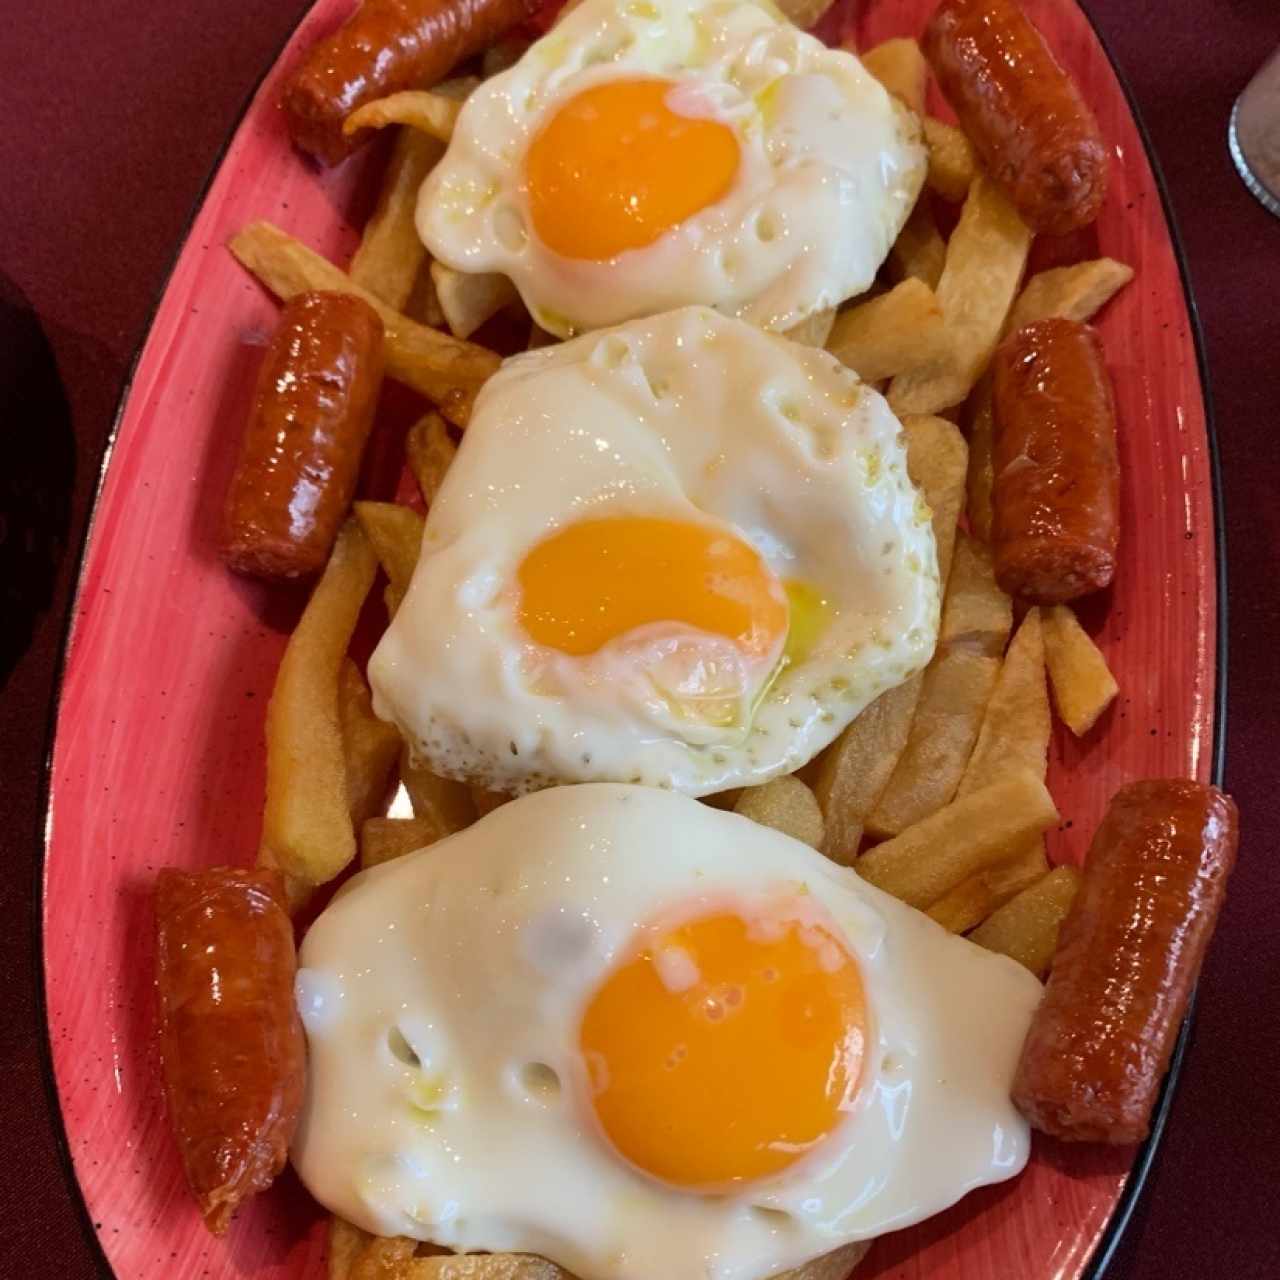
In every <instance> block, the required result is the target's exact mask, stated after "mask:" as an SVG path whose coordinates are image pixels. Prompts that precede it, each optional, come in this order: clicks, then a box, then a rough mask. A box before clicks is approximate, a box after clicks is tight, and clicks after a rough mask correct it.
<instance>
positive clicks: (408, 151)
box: [347, 129, 444, 311]
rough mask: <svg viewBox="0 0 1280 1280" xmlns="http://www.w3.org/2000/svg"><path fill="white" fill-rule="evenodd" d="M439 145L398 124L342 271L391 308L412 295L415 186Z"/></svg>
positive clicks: (421, 255)
mask: <svg viewBox="0 0 1280 1280" xmlns="http://www.w3.org/2000/svg"><path fill="white" fill-rule="evenodd" d="M442 155H444V146H443V145H442V144H441V143H439V142H437V141H436V140H435V139H433V138H428V137H427V136H426V135H425V134H422V133H419V132H418V131H417V130H416V129H401V130H400V132H399V133H398V134H397V135H396V142H395V147H394V149H393V150H392V152H391V160H390V161H389V162H388V165H387V172H386V176H385V177H384V178H383V180H382V190H381V192H380V193H379V195H378V204H377V207H376V208H375V209H374V211H373V216H372V217H370V219H369V221H368V222H367V223H366V224H365V228H364V234H363V236H361V238H360V247H359V248H358V249H357V250H356V252H355V256H354V257H353V258H352V259H351V266H350V268H349V269H348V271H347V274H348V275H349V276H350V277H351V280H352V283H353V284H356V285H358V286H359V287H360V288H361V289H367V290H368V291H369V292H370V293H372V294H374V295H375V296H376V297H377V298H379V299H381V300H382V301H383V302H385V303H386V304H387V306H389V307H391V308H392V309H393V310H395V311H404V310H405V308H406V307H407V306H408V305H409V299H410V297H411V296H412V294H413V288H414V283H415V282H416V280H417V278H418V272H419V271H420V270H421V269H422V266H423V263H424V262H425V261H426V256H427V251H426V249H424V248H423V245H422V241H421V240H420V239H419V238H418V229H417V227H416V226H415V225H414V214H415V211H416V209H417V205H418V189H419V188H420V187H421V186H422V183H423V180H424V179H425V178H426V176H427V174H428V173H430V172H431V170H432V169H433V168H434V167H435V165H436V162H437V161H438V160H439V159H440V157H441V156H442Z"/></svg>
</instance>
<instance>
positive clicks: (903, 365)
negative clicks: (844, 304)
mask: <svg viewBox="0 0 1280 1280" xmlns="http://www.w3.org/2000/svg"><path fill="white" fill-rule="evenodd" d="M827 350H828V351H830V352H831V354H832V355H834V356H835V357H836V358H837V359H838V360H840V361H841V363H843V364H846V365H848V366H849V368H850V369H852V370H853V371H854V372H855V373H856V374H857V375H858V376H859V377H860V378H861V379H862V380H863V382H879V381H880V379H881V378H892V377H893V376H894V375H895V374H902V373H906V372H907V371H909V370H912V369H918V368H921V367H923V366H928V365H930V364H932V363H933V362H935V361H937V360H939V359H941V358H942V356H943V355H944V354H945V352H946V350H947V338H946V326H945V323H944V319H943V310H942V306H941V304H940V302H939V300H938V298H937V297H936V296H935V294H934V292H933V290H932V289H930V288H929V286H928V285H927V284H925V283H924V282H923V281H921V280H916V279H915V278H910V279H907V280H904V281H902V283H901V284H898V285H895V286H894V287H893V288H892V289H890V290H889V292H888V293H882V294H881V295H880V296H879V297H878V298H872V299H871V300H870V301H869V302H862V303H859V304H858V305H856V306H854V307H850V308H849V310H847V311H843V312H841V313H840V314H839V315H838V316H836V319H835V323H834V324H833V325H832V327H831V335H830V337H828V339H827ZM922 412H932V410H922Z"/></svg>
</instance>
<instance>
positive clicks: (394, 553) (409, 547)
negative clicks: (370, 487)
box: [354, 502, 426, 618]
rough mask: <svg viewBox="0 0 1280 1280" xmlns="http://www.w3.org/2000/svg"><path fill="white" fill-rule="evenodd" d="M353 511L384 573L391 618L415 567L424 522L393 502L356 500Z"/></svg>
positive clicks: (408, 508)
mask: <svg viewBox="0 0 1280 1280" xmlns="http://www.w3.org/2000/svg"><path fill="white" fill-rule="evenodd" d="M354 510H355V513H356V519H357V520H359V521H360V527H361V528H362V529H363V530H364V532H365V536H366V537H367V538H368V539H369V542H370V543H371V544H372V546H373V550H374V553H375V554H376V555H377V557H378V563H379V564H380V565H381V566H382V571H383V572H384V573H385V574H386V575H387V591H386V600H387V613H388V614H390V615H391V617H393V618H394V617H395V616H396V611H397V610H398V609H399V608H400V602H401V601H402V600H403V599H404V595H405V592H406V591H408V590H409V583H410V582H411V581H412V580H413V571H414V569H416V568H417V567H418V553H419V552H420V551H421V550H422V530H423V526H424V525H425V524H426V521H425V520H423V518H422V517H421V516H420V515H419V514H418V513H417V512H416V511H414V510H413V509H412V508H411V507H402V506H401V505H400V504H399V503H396V502H357V503H356V504H355V507H354Z"/></svg>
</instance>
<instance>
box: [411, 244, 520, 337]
mask: <svg viewBox="0 0 1280 1280" xmlns="http://www.w3.org/2000/svg"><path fill="white" fill-rule="evenodd" d="M431 279H432V282H433V283H434V284H435V287H436V297H437V298H438V299H439V301H440V310H441V311H442V312H444V318H445V321H446V322H447V324H448V325H449V331H450V332H451V333H452V334H453V336H454V337H455V338H469V337H471V335H472V334H473V333H475V331H476V330H477V329H479V328H480V326H481V325H483V324H487V323H488V322H489V321H490V320H492V319H493V317H494V316H496V315H497V314H498V312H499V311H502V310H504V309H505V308H507V307H509V306H511V305H513V304H514V303H517V302H519V301H520V295H519V294H518V293H517V292H516V287H515V285H513V284H512V283H511V281H510V280H509V279H508V278H507V277H506V276H504V275H499V274H497V273H496V272H487V271H486V272H476V273H472V272H467V271H455V270H454V269H453V268H452V267H446V266H445V265H444V263H443V262H433V263H432V264H431Z"/></svg>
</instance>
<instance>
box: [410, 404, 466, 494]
mask: <svg viewBox="0 0 1280 1280" xmlns="http://www.w3.org/2000/svg"><path fill="white" fill-rule="evenodd" d="M405 452H406V453H407V454H408V456H409V470H410V471H412V472H413V478H414V479H415V480H416V481H417V482H418V488H419V489H420V490H421V491H422V497H423V500H424V501H425V502H426V504H427V506H430V505H431V504H432V503H433V502H434V501H435V500H436V494H438V493H439V492H440V486H441V485H442V484H443V483H444V477H445V473H446V472H447V471H448V470H449V466H450V464H451V463H452V462H453V459H454V457H455V456H456V455H457V452H458V446H457V445H456V444H454V443H453V438H452V437H451V436H450V435H449V428H448V427H447V426H446V425H445V421H444V419H443V418H442V417H441V416H440V415H439V414H438V413H429V414H427V415H426V417H424V418H421V419H419V420H418V421H417V422H415V423H414V424H413V426H411V427H410V428H409V434H408V435H407V436H406V437H405Z"/></svg>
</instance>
